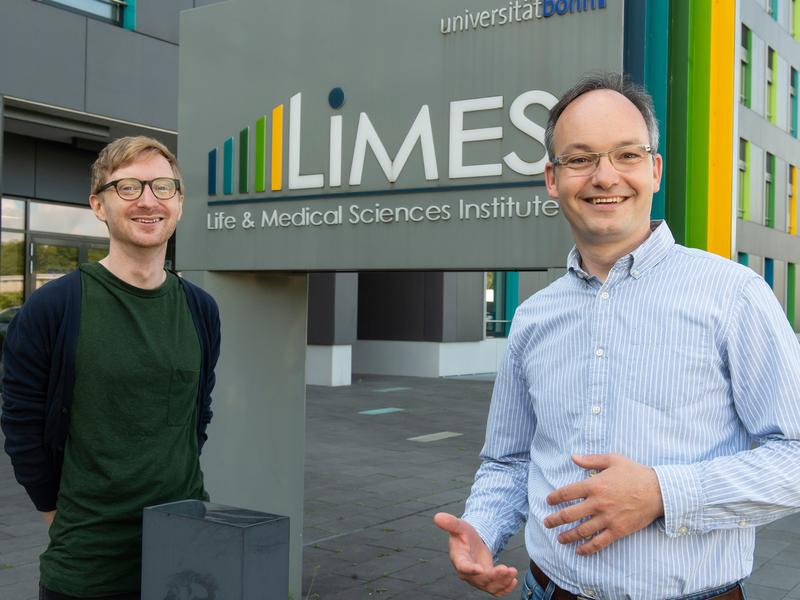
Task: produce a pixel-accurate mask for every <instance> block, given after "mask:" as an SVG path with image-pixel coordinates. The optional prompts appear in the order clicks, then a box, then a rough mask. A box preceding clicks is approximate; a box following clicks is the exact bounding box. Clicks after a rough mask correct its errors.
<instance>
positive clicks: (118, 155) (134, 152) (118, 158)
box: [91, 135, 184, 194]
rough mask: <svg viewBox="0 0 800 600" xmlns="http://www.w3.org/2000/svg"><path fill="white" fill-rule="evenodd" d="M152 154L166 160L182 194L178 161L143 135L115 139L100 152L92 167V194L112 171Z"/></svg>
mask: <svg viewBox="0 0 800 600" xmlns="http://www.w3.org/2000/svg"><path fill="white" fill-rule="evenodd" d="M152 154H160V155H161V156H163V157H164V158H166V159H167V162H169V164H170V166H171V167H172V172H173V174H174V175H175V178H176V179H178V180H179V181H180V182H181V189H180V193H181V194H183V192H184V188H183V177H182V176H181V168H180V165H178V159H177V158H175V155H174V154H173V153H172V152H170V151H169V148H167V147H166V146H165V145H164V144H162V143H161V142H159V141H158V140H157V139H154V138H151V137H146V136H143V135H137V136H129V137H123V138H119V139H116V140H114V141H113V142H111V143H110V144H108V145H107V146H106V147H105V148H103V149H102V150H101V151H100V154H98V155H97V160H95V161H94V164H93V165H92V180H91V190H92V194H96V193H98V191H99V189H100V188H101V187H103V184H105V183H106V180H107V179H108V178H109V177H110V176H111V174H112V173H113V172H114V171H116V170H117V169H119V168H120V167H124V166H126V165H129V164H131V163H132V162H135V161H136V160H137V159H139V158H142V157H143V156H148V155H152Z"/></svg>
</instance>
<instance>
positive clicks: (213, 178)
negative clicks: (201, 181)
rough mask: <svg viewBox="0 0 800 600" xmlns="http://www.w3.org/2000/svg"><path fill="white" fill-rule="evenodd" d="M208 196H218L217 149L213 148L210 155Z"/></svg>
mask: <svg viewBox="0 0 800 600" xmlns="http://www.w3.org/2000/svg"><path fill="white" fill-rule="evenodd" d="M208 195H209V196H216V195H217V149H216V148H212V149H211V150H210V151H209V153H208Z"/></svg>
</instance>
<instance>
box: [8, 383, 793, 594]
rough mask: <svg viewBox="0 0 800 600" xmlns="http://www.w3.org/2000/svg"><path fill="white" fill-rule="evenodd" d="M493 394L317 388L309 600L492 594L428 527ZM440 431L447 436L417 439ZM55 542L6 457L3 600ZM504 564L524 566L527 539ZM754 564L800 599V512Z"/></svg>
mask: <svg viewBox="0 0 800 600" xmlns="http://www.w3.org/2000/svg"><path fill="white" fill-rule="evenodd" d="M491 385H492V383H491V377H487V376H483V377H481V376H477V377H469V378H459V379H422V378H412V377H378V376H369V377H355V378H354V382H353V385H352V386H350V387H342V388H323V387H317V386H309V387H308V397H307V428H306V470H305V485H306V496H305V498H306V499H305V528H304V540H305V541H304V552H303V562H304V575H303V600H336V599H341V600H344V599H348V600H349V599H353V600H358V599H362V598H376V599H381V600H382V599H387V598H398V599H399V598H414V599H422V600H425V599H431V600H437V599H442V598H449V599H470V598H489V597H490V596H488V595H486V594H483V593H480V592H478V591H476V590H473V589H472V588H470V587H469V586H468V585H467V584H465V583H463V582H461V581H460V580H459V579H458V578H457V577H456V576H455V574H454V573H453V571H452V567H451V566H450V562H449V559H448V556H447V539H446V536H445V535H444V534H443V533H441V532H440V531H438V530H437V529H436V528H435V527H434V526H433V524H432V522H431V518H432V516H433V514H434V513H436V512H438V511H440V510H444V511H448V512H452V513H455V514H460V512H461V510H462V508H463V506H464V499H465V498H466V496H467V494H468V492H469V488H470V484H471V482H472V477H473V475H474V472H475V469H476V468H477V466H478V452H479V450H480V447H481V445H482V443H483V430H484V427H485V422H486V413H487V409H488V405H489V397H490V393H491ZM385 409H399V410H394V411H388V410H385ZM362 411H379V412H377V413H376V414H361V413H362ZM444 432H450V433H453V434H459V435H454V436H451V437H446V434H445V433H444ZM211 434H212V435H213V429H212V430H211ZM431 434H440V435H439V436H435V437H434V438H433V439H431V438H430V437H429V438H425V437H423V438H422V440H417V441H411V440H409V438H416V437H420V436H430V435H431ZM0 439H2V438H1V436H0ZM426 440H427V441H426ZM46 543H47V532H46V527H45V525H44V522H43V521H42V520H41V518H40V517H39V515H38V514H37V513H36V511H35V510H34V509H33V508H32V506H31V504H30V502H29V500H28V499H27V496H26V495H25V493H24V491H23V490H22V488H20V487H19V486H18V485H16V483H15V482H14V480H13V475H12V474H11V467H10V463H9V461H8V458H7V457H6V456H5V454H2V455H1V456H0V600H35V599H36V597H37V596H36V585H37V576H38V564H37V561H38V555H39V553H40V552H41V551H42V550H43V548H44V545H45V544H46ZM502 560H503V562H505V563H506V564H510V565H513V566H516V567H517V568H519V569H520V570H524V569H525V568H526V566H527V561H528V559H527V555H526V553H525V548H524V545H523V541H522V536H521V535H517V536H515V537H514V538H512V539H511V540H510V543H509V546H508V548H507V549H506V551H505V552H504V554H503V556H502ZM754 566H755V570H754V572H753V575H752V577H751V578H750V581H749V589H748V591H749V593H750V600H790V599H791V600H800V514H798V515H794V516H791V517H787V518H785V519H782V520H780V521H776V522H775V523H772V524H771V525H768V526H766V527H762V528H760V529H759V531H758V535H757V543H756V557H755V565H754ZM518 595H519V592H518V591H516V592H514V593H513V594H512V595H510V596H508V598H512V599H514V600H516V598H518ZM223 600H224V599H223Z"/></svg>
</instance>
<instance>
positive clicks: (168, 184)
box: [116, 177, 177, 200]
mask: <svg viewBox="0 0 800 600" xmlns="http://www.w3.org/2000/svg"><path fill="white" fill-rule="evenodd" d="M144 184H147V185H149V186H150V190H151V191H152V192H153V195H154V196H155V197H156V198H158V199H159V200H169V199H170V198H172V197H173V196H174V195H175V192H176V191H177V185H176V183H175V180H174V179H171V178H169V177H158V178H156V179H153V180H152V181H140V180H139V179H133V178H129V179H120V180H119V181H118V182H117V185H116V188H117V194H119V196H120V198H123V199H125V200H137V199H138V198H139V197H140V196H141V195H142V192H143V191H144Z"/></svg>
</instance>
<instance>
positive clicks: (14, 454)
mask: <svg viewBox="0 0 800 600" xmlns="http://www.w3.org/2000/svg"><path fill="white" fill-rule="evenodd" d="M180 282H181V286H182V287H183V290H184V292H185V295H186V301H187V304H188V306H189V311H190V312H191V314H192V320H193V321H194V325H195V328H196V329H197V337H198V339H199V340H200V357H201V358H200V383H199V385H198V394H197V411H198V419H197V438H198V448H201V447H202V445H203V443H204V442H205V441H206V438H207V436H206V433H205V432H206V427H207V426H208V423H209V422H210V421H211V415H212V413H211V391H212V389H213V388H214V367H215V366H216V364H217V358H219V344H220V328H219V310H218V309H217V305H216V303H215V302H214V299H213V298H212V297H211V296H210V295H209V294H207V293H206V292H204V291H203V290H201V289H200V288H199V287H197V286H195V285H193V284H191V283H189V282H188V281H186V280H185V279H180ZM80 313H81V278H80V271H79V270H76V271H73V272H71V273H69V274H68V275H65V276H64V277H61V278H59V279H56V280H55V281H52V282H50V283H48V284H47V285H45V286H43V287H41V288H40V289H38V290H36V292H34V293H33V294H32V295H31V297H30V298H29V299H28V301H27V302H26V303H25V304H24V305H23V307H22V309H21V310H20V311H19V313H17V315H16V316H15V317H14V320H13V321H12V322H11V324H10V325H9V327H8V332H7V333H6V339H5V344H4V348H3V361H4V366H5V373H4V375H3V411H2V416H0V425H2V428H3V433H4V434H5V450H6V452H7V453H8V455H9V456H10V457H11V463H12V465H13V467H14V475H15V477H16V478H17V481H18V482H19V483H20V484H22V485H23V486H24V487H25V490H26V491H27V492H28V495H29V496H30V497H31V500H33V503H34V505H36V508H37V509H39V510H40V511H51V510H55V508H56V499H57V498H58V489H59V484H60V481H61V467H62V465H63V463H64V443H65V441H66V439H67V432H68V431H69V419H70V409H71V408H72V390H73V385H74V383H75V349H76V346H77V341H78V330H79V328H80V316H81V314H80Z"/></svg>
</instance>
